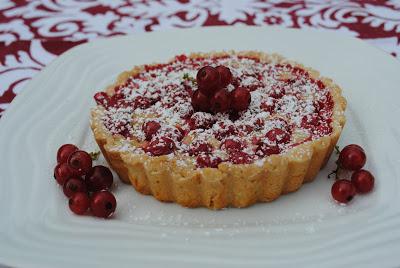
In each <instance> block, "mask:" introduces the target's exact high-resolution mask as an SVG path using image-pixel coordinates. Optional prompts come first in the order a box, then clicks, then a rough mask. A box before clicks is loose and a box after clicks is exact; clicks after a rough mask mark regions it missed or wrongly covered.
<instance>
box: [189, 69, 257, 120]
mask: <svg viewBox="0 0 400 268" xmlns="http://www.w3.org/2000/svg"><path fill="white" fill-rule="evenodd" d="M232 80H233V76H232V73H231V71H230V69H229V68H228V67H225V66H222V65H220V66H217V67H215V68H214V67H211V66H204V67H202V68H201V69H200V70H199V71H198V72H197V75H196V82H197V86H198V90H196V91H195V92H194V93H193V95H192V105H193V108H194V109H195V110H196V111H202V112H210V111H211V112H214V113H224V112H228V111H230V110H232V111H233V112H241V111H244V110H246V109H247V107H249V104H250V102H251V95H250V92H249V90H248V89H247V88H244V87H236V88H235V89H234V90H233V91H232V92H229V91H228V90H227V88H226V87H227V86H228V85H229V84H230V83H231V82H232Z"/></svg>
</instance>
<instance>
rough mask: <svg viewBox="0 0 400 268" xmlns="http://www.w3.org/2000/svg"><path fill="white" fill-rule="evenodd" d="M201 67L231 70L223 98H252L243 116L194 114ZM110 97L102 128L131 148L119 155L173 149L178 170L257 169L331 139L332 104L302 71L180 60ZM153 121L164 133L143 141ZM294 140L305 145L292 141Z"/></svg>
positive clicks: (150, 69) (233, 59)
mask: <svg viewBox="0 0 400 268" xmlns="http://www.w3.org/2000/svg"><path fill="white" fill-rule="evenodd" d="M205 65H211V66H214V67H215V66H217V65H224V66H226V67H228V68H230V70H231V72H232V74H233V81H232V83H231V84H229V85H228V86H227V90H228V91H229V92H231V91H233V90H234V89H235V88H236V87H238V86H241V87H245V88H247V89H248V90H249V91H250V93H251V102H250V105H249V107H248V109H247V110H245V111H243V112H240V113H239V114H233V113H217V114H211V113H204V112H196V111H194V109H193V107H192V104H191V95H192V94H193V92H194V91H195V90H197V85H196V82H195V77H196V73H197V70H198V69H199V68H201V67H202V66H205ZM114 91H115V93H114V95H113V96H111V97H110V100H109V101H108V102H107V103H110V104H109V105H107V106H106V107H105V109H104V113H103V115H102V120H103V123H104V125H105V126H106V128H107V129H108V130H109V131H110V132H111V133H112V134H121V135H123V136H124V137H126V140H127V141H128V142H127V143H124V144H123V145H121V147H120V148H116V149H120V150H124V151H126V150H129V149H130V150H131V151H134V152H137V153H143V151H146V152H147V153H148V154H150V155H151V154H152V153H151V150H146V146H149V144H152V143H154V141H155V140H159V141H160V144H159V146H161V147H162V146H164V145H165V144H166V143H168V146H173V149H172V151H173V152H172V153H170V151H168V153H166V154H169V155H170V156H171V157H173V156H174V155H175V156H178V157H177V158H178V165H185V164H186V163H187V161H186V160H187V159H192V162H195V160H196V159H197V161H199V157H200V158H201V159H202V161H206V163H205V164H204V165H207V161H209V162H210V161H211V162H212V161H218V163H219V161H228V162H232V163H236V164H238V163H239V164H242V163H243V164H245V163H251V162H254V163H256V164H257V165H260V166H261V165H263V164H264V158H265V157H267V156H269V155H271V154H276V153H284V152H285V151H287V150H288V149H290V148H292V147H294V146H296V145H298V144H300V143H302V142H306V141H309V140H313V139H315V138H318V137H321V136H324V135H327V134H330V133H331V131H332V128H331V126H330V124H331V121H332V120H331V117H332V109H333V102H332V97H331V96H330V93H329V89H328V88H326V86H325V85H324V84H323V83H322V82H321V81H315V80H313V79H312V78H311V77H310V76H309V74H308V73H307V71H305V70H303V69H301V68H298V67H294V66H291V65H279V64H275V63H263V62H259V61H258V60H257V59H252V58H249V57H239V56H235V55H233V56H225V57H213V58H205V59H204V58H202V59H190V58H186V57H184V56H179V58H178V57H177V60H175V61H173V62H171V63H168V64H160V65H156V66H146V67H145V69H144V70H143V71H142V72H140V73H138V74H136V75H134V76H133V77H130V78H129V79H128V80H127V81H126V82H125V84H124V85H119V86H117V87H116V88H115V89H114ZM151 121H154V122H158V123H159V124H160V126H161V127H160V128H159V129H157V130H156V132H155V133H153V134H152V135H150V136H151V138H150V140H146V137H149V133H147V135H146V133H145V131H146V130H144V128H143V125H144V124H146V123H147V122H151ZM299 132H301V133H303V135H302V136H303V138H302V140H299V139H298V137H297V138H296V139H295V138H294V136H293V133H299ZM228 139H235V140H238V141H239V143H240V146H237V148H236V147H234V148H227V146H223V145H224V144H225V143H226V140H228ZM129 141H134V143H133V142H132V143H131V142H129ZM128 144H131V146H130V147H129V145H128ZM133 144H135V145H133ZM137 144H139V145H137ZM157 146H158V145H157ZM235 146H236V145H235ZM128 148H129V149H128ZM157 148H158V147H157ZM205 156H207V157H205ZM179 159H181V160H179ZM182 159H186V160H185V161H184V160H182ZM204 159H205V160H204ZM213 163H214V164H215V162H213ZM208 164H209V165H212V164H211V163H208Z"/></svg>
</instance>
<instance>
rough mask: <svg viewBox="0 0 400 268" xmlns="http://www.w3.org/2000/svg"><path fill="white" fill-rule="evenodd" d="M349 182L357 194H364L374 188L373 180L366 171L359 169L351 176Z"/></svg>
mask: <svg viewBox="0 0 400 268" xmlns="http://www.w3.org/2000/svg"><path fill="white" fill-rule="evenodd" d="M351 182H352V183H353V184H354V186H355V187H356V190H357V193H360V194H366V193H369V192H371V191H372V189H373V188H374V184H375V178H374V176H373V175H372V174H371V172H369V171H368V170H365V169H360V170H357V171H354V173H353V175H351Z"/></svg>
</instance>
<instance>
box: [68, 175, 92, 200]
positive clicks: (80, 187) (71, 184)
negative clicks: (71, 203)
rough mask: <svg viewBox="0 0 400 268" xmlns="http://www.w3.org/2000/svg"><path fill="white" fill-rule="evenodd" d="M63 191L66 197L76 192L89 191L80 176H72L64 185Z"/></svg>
mask: <svg viewBox="0 0 400 268" xmlns="http://www.w3.org/2000/svg"><path fill="white" fill-rule="evenodd" d="M63 192H64V194H65V196H66V197H72V196H73V195H74V194H75V193H78V192H82V193H87V187H86V183H85V182H84V181H83V180H82V179H80V178H70V179H68V180H67V181H66V182H65V183H64V186H63Z"/></svg>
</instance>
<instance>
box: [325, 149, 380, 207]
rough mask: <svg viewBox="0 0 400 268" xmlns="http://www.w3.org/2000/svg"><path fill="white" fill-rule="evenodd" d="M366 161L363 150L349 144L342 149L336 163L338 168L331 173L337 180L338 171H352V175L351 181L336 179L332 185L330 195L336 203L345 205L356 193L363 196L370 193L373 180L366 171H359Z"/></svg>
mask: <svg viewBox="0 0 400 268" xmlns="http://www.w3.org/2000/svg"><path fill="white" fill-rule="evenodd" d="M366 161H367V157H366V155H365V152H364V149H363V148H361V147H360V146H359V145H356V144H350V145H347V146H346V147H344V148H343V150H342V151H341V152H340V154H339V159H338V161H337V165H338V167H337V169H336V171H334V172H333V173H335V174H336V178H337V179H338V176H337V174H338V170H339V169H344V170H348V171H352V172H353V173H352V175H351V181H350V180H346V179H338V180H336V181H335V183H334V184H333V185H332V189H331V193H332V196H333V198H334V199H335V200H336V201H338V202H339V203H344V204H346V203H348V202H350V201H351V200H352V199H353V197H354V196H355V195H356V193H359V194H365V193H369V192H371V191H372V189H373V188H374V182H375V178H374V176H373V175H372V174H371V173H370V172H369V171H368V170H365V169H361V168H362V167H363V166H364V165H365V162H366Z"/></svg>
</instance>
